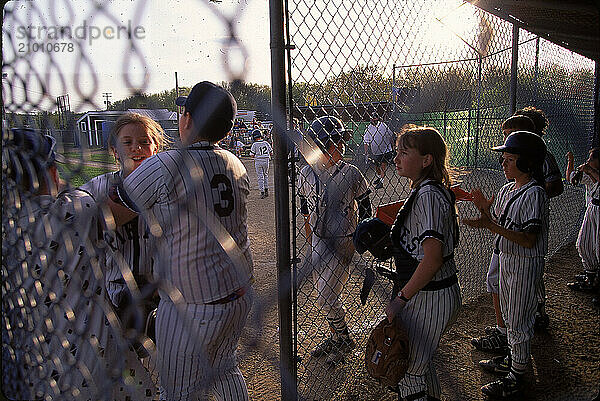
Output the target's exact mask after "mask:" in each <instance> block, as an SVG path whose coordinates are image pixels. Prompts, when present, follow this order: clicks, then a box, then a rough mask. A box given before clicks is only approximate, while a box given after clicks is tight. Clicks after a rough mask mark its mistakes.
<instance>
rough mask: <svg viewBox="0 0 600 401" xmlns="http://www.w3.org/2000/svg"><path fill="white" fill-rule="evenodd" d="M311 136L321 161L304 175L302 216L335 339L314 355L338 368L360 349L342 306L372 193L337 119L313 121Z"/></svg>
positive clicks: (321, 298) (320, 297) (301, 182)
mask: <svg viewBox="0 0 600 401" xmlns="http://www.w3.org/2000/svg"><path fill="white" fill-rule="evenodd" d="M307 134H308V136H309V137H310V138H311V139H312V140H313V141H314V143H315V144H316V145H317V146H318V147H319V149H320V150H321V152H320V153H321V154H320V157H319V160H318V161H316V162H315V163H314V164H313V165H307V166H304V167H303V168H302V170H301V171H300V174H299V180H298V185H299V190H298V194H299V197H300V210H301V213H302V214H303V215H304V227H305V230H306V235H307V241H309V242H310V243H311V244H312V254H311V255H310V261H311V267H312V269H313V270H312V273H313V274H312V276H313V282H314V285H315V287H316V289H317V303H318V305H319V307H321V308H322V310H323V312H324V313H325V314H326V315H327V322H328V325H329V329H330V332H331V335H330V336H329V337H328V338H327V339H326V340H325V341H324V342H323V343H321V344H319V345H318V346H317V347H316V348H315V349H314V350H313V351H312V352H311V355H312V356H313V357H320V356H324V355H325V356H326V363H328V364H331V365H335V364H337V363H340V362H342V361H343V360H344V355H345V354H346V353H348V352H350V351H351V350H352V349H354V348H355V347H356V344H355V342H354V340H353V339H352V338H351V337H350V332H349V330H348V325H347V323H346V311H345V309H344V307H343V305H342V302H341V300H340V295H341V292H342V289H343V287H344V285H345V284H346V282H347V281H348V277H349V269H348V267H349V265H350V262H351V261H352V255H353V254H354V244H353V243H352V233H353V232H354V231H355V230H356V225H357V224H358V220H363V219H366V218H368V217H370V216H371V202H370V200H369V193H370V190H369V189H368V187H367V182H366V181H365V178H364V177H363V175H362V173H361V172H360V170H358V169H357V168H356V167H355V166H353V165H350V164H348V163H346V162H344V160H343V155H344V152H345V149H346V147H345V143H346V141H347V140H348V139H349V138H350V135H351V132H350V131H348V130H346V129H345V128H344V125H343V124H342V122H341V121H340V120H339V119H338V118H336V117H333V116H324V117H319V118H317V119H316V120H315V121H313V122H312V123H311V125H310V128H309V130H308V132H307Z"/></svg>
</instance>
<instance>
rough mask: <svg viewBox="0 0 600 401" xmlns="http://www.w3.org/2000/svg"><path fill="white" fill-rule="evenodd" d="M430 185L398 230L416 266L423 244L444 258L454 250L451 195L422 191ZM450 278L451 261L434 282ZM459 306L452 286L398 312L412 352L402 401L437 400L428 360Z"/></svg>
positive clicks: (453, 268) (427, 293)
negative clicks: (412, 400) (436, 245)
mask: <svg viewBox="0 0 600 401" xmlns="http://www.w3.org/2000/svg"><path fill="white" fill-rule="evenodd" d="M428 181H429V180H426V181H425V182H424V183H422V184H421V186H420V187H419V188H417V189H413V191H418V192H417V195H416V197H415V200H414V203H413V205H412V208H411V209H410V212H409V213H408V215H407V217H406V219H405V220H404V223H403V225H402V227H401V228H400V230H401V231H400V235H399V236H398V237H397V238H398V240H399V244H396V245H400V246H402V247H403V248H404V249H405V250H406V251H408V252H409V253H410V254H411V255H412V256H413V257H415V258H416V259H418V260H419V261H420V260H422V259H423V258H424V251H423V246H422V243H423V241H424V240H425V239H427V238H435V239H436V240H438V241H440V242H441V243H442V255H443V256H444V257H447V256H450V255H451V254H452V253H453V252H454V248H455V247H456V246H458V244H457V241H456V239H457V238H456V237H455V231H454V230H455V228H456V214H455V210H453V208H454V205H453V204H452V203H451V201H450V199H451V197H450V193H449V192H448V190H447V189H443V191H445V192H446V193H445V194H443V193H442V192H441V189H440V188H438V187H437V186H434V185H425V183H426V182H428ZM411 194H412V192H411ZM454 274H456V264H455V262H454V258H449V259H448V260H447V261H446V262H444V263H443V264H442V266H441V267H440V269H439V270H438V271H437V272H436V273H435V275H434V276H433V279H432V280H433V281H439V280H442V279H445V278H448V277H451V276H453V275H454ZM460 305H461V295H460V287H459V285H458V283H454V284H452V285H450V286H448V287H446V288H442V289H439V290H436V291H425V290H421V291H419V292H418V293H417V294H415V296H413V297H412V298H411V299H410V301H409V302H408V303H407V304H406V306H405V307H404V308H403V309H402V311H401V312H400V314H399V317H400V319H401V321H402V323H403V325H404V327H406V330H407V333H408V338H409V345H408V349H409V351H410V355H409V363H408V369H407V372H406V375H405V376H404V378H403V379H402V380H400V383H398V389H399V394H400V396H402V397H407V398H408V396H410V395H413V394H417V393H420V392H422V391H424V392H426V393H427V395H430V396H433V397H436V398H441V387H440V383H439V379H438V377H437V374H436V372H435V368H434V366H433V362H432V358H433V355H434V353H435V351H436V350H437V348H438V345H439V342H440V339H441V336H442V334H443V333H444V331H445V330H446V329H447V328H448V327H449V326H450V325H451V324H452V323H453V322H454V320H455V319H456V315H457V312H458V310H459V308H460ZM425 398H426V397H421V398H416V399H418V400H421V399H425Z"/></svg>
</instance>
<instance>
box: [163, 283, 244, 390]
mask: <svg viewBox="0 0 600 401" xmlns="http://www.w3.org/2000/svg"><path fill="white" fill-rule="evenodd" d="M253 297H254V294H253V291H252V290H251V289H250V290H249V291H248V292H247V293H246V294H245V295H244V296H243V297H240V298H238V299H236V300H234V301H231V302H229V303H226V304H218V305H204V304H200V305H198V304H183V305H181V306H179V307H176V306H175V304H173V303H172V302H170V301H169V300H164V299H161V301H160V303H159V305H158V311H157V315H156V340H157V341H156V342H157V344H156V347H157V355H158V361H157V366H158V369H159V375H160V384H161V387H162V391H163V393H162V394H161V398H163V397H166V398H165V399H167V400H169V401H173V400H181V401H191V400H208V399H209V394H212V395H214V396H215V397H216V398H217V399H218V400H227V401H230V400H232V401H233V400H248V389H247V388H246V383H245V381H244V378H243V376H242V374H241V372H240V370H239V368H238V366H237V362H236V357H235V351H236V348H237V345H238V341H239V338H240V335H241V333H242V329H243V328H244V325H245V323H246V318H247V317H248V313H249V312H250V308H251V306H252V301H253Z"/></svg>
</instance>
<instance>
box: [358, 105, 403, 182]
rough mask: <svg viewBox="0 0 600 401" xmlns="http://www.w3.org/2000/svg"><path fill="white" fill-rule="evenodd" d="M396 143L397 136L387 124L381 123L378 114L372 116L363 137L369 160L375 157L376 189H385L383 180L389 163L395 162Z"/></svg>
mask: <svg viewBox="0 0 600 401" xmlns="http://www.w3.org/2000/svg"><path fill="white" fill-rule="evenodd" d="M395 141H396V135H395V134H394V133H393V132H392V130H391V129H390V128H389V127H388V126H387V124H386V123H384V122H383V121H380V119H379V116H378V115H377V114H373V115H372V116H371V122H370V124H369V126H368V127H367V129H366V130H365V134H364V137H363V143H364V146H365V155H366V157H367V160H368V159H369V155H372V156H373V161H374V163H375V169H376V172H377V175H378V177H376V178H375V181H373V187H374V188H375V189H381V188H383V178H384V177H385V170H386V168H387V165H388V164H389V163H393V162H394V157H395V153H394V145H395Z"/></svg>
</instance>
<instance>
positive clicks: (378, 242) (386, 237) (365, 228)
mask: <svg viewBox="0 0 600 401" xmlns="http://www.w3.org/2000/svg"><path fill="white" fill-rule="evenodd" d="M352 242H354V247H355V248H356V251H357V252H358V253H360V254H362V253H365V251H369V252H371V254H372V255H373V256H375V258H377V259H379V260H386V259H388V258H390V257H391V256H392V247H393V246H392V241H391V240H390V227H389V226H388V225H387V224H385V223H384V222H383V221H381V220H379V219H378V218H376V217H372V218H369V219H366V220H363V221H361V222H360V223H358V225H357V226H356V230H355V231H354V234H353V236H352Z"/></svg>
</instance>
